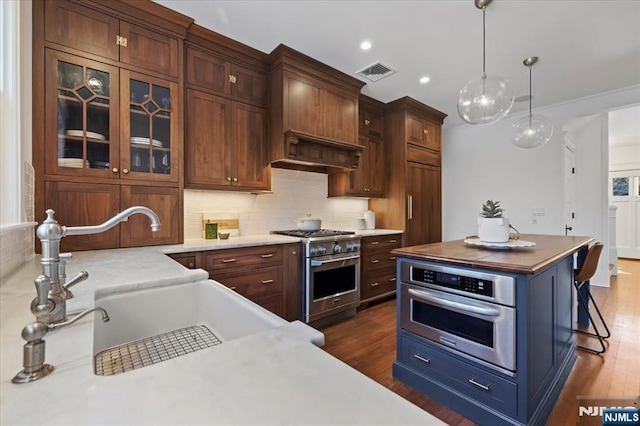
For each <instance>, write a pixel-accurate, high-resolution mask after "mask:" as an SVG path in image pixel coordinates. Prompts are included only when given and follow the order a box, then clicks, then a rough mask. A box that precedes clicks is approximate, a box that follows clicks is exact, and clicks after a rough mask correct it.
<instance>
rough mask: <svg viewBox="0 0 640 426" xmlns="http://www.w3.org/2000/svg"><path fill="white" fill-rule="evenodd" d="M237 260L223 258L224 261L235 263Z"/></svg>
mask: <svg viewBox="0 0 640 426" xmlns="http://www.w3.org/2000/svg"><path fill="white" fill-rule="evenodd" d="M235 261H236V260H235V259H222V263H233V262H235Z"/></svg>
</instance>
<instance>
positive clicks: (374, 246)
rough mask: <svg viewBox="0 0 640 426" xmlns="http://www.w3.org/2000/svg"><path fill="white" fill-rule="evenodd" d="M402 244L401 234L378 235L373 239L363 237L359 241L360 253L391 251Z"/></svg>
mask: <svg viewBox="0 0 640 426" xmlns="http://www.w3.org/2000/svg"><path fill="white" fill-rule="evenodd" d="M401 244H402V234H393V235H378V236H375V237H363V238H362V241H361V246H362V251H363V252H364V253H371V252H373V251H391V250H393V249H395V248H398V247H400V245H401Z"/></svg>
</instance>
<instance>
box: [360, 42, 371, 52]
mask: <svg viewBox="0 0 640 426" xmlns="http://www.w3.org/2000/svg"><path fill="white" fill-rule="evenodd" d="M360 49H362V50H369V49H371V42H370V41H363V42H362V44H360Z"/></svg>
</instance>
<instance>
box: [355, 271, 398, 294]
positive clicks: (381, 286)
mask: <svg viewBox="0 0 640 426" xmlns="http://www.w3.org/2000/svg"><path fill="white" fill-rule="evenodd" d="M394 291H396V274H395V271H391V272H387V271H383V273H381V274H373V275H372V276H367V277H366V279H365V280H364V282H363V283H362V287H361V288H360V298H361V299H368V298H370V297H376V296H380V295H381V294H385V293H391V292H394Z"/></svg>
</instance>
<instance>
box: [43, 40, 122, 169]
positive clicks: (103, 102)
mask: <svg viewBox="0 0 640 426" xmlns="http://www.w3.org/2000/svg"><path fill="white" fill-rule="evenodd" d="M45 69H46V73H45V93H44V102H45V106H46V108H45V111H46V114H45V117H44V121H45V127H44V129H45V137H44V146H45V156H44V157H45V165H44V169H45V171H46V173H47V174H49V175H58V176H83V177H95V178H106V179H109V178H118V177H119V174H118V173H117V171H118V169H117V168H118V167H119V166H118V163H119V149H120V148H119V143H120V134H119V131H118V128H119V126H120V119H119V111H120V105H119V99H120V93H119V91H118V87H119V76H118V69H117V68H115V67H112V66H109V65H105V64H102V63H100V62H95V61H90V60H88V59H83V58H80V57H78V56H74V55H69V54H66V53H62V52H58V51H55V50H49V49H47V50H46V62H45ZM114 167H115V168H116V169H115V170H116V172H113V171H112V169H113V168H114Z"/></svg>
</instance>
